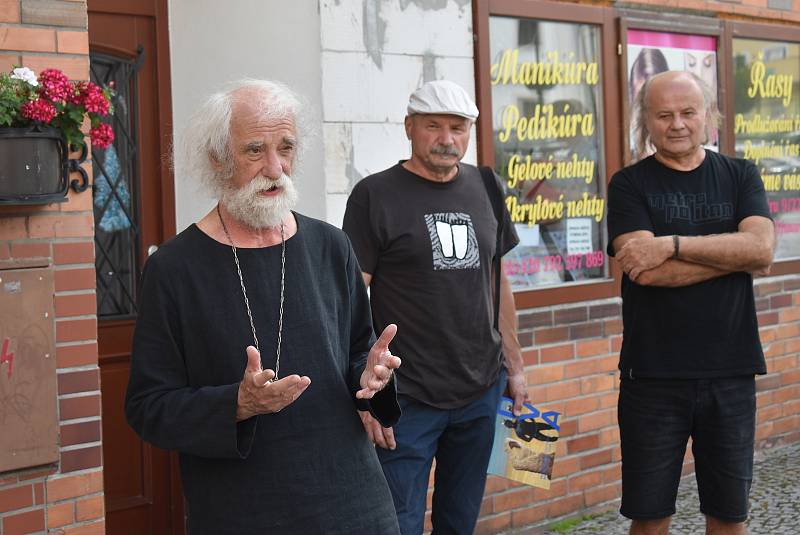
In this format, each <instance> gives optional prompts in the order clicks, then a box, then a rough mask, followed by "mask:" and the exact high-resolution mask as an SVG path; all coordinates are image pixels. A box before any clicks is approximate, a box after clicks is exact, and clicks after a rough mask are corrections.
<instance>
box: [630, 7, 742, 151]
mask: <svg viewBox="0 0 800 535" xmlns="http://www.w3.org/2000/svg"><path fill="white" fill-rule="evenodd" d="M652 14H653V13H652V12H645V11H640V10H626V11H625V12H622V13H618V16H619V19H618V24H619V44H620V48H619V51H618V53H619V56H620V64H619V67H620V68H619V91H620V97H621V103H622V126H623V129H624V135H623V136H622V160H623V166H627V165H630V164H631V163H632V161H631V147H630V139H629V136H628V132H629V131H630V121H631V109H630V108H631V106H630V103H629V102H628V91H627V87H628V67H627V66H628V30H647V31H653V32H665V33H680V34H686V35H707V36H713V37H715V38H716V39H717V98H718V102H717V105H718V107H719V108H720V111H721V110H722V107H723V106H725V105H727V98H728V93H729V91H728V89H729V88H728V87H727V85H728V83H727V79H726V75H727V69H728V65H729V64H730V61H728V60H727V58H728V57H729V56H730V53H731V50H730V46H729V45H730V40H729V39H727V38H726V32H725V21H723V20H720V19H714V18H710V17H700V16H687V15H684V14H678V13H667V14H665V15H671V16H666V17H664V18H662V19H659V20H653V19H652V18H645V17H647V15H651V16H652ZM678 24H679V25H678ZM723 60H725V61H723ZM725 126H726V125H725V124H722V125H721V127H720V140H719V150H720V153H722V154H730V152H729V151H728V148H730V149H733V141H732V140H731V139H730V136H729V135H728V133H727V130H726V128H725Z"/></svg>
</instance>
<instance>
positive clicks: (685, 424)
mask: <svg viewBox="0 0 800 535" xmlns="http://www.w3.org/2000/svg"><path fill="white" fill-rule="evenodd" d="M755 415H756V396H755V380H754V378H753V376H747V377H727V378H719V379H693V380H678V379H627V378H623V379H622V384H621V385H620V394H619V428H620V442H621V444H622V507H621V508H620V512H621V513H622V514H623V515H625V516H626V517H628V518H631V519H635V520H654V519H659V518H665V517H668V516H670V515H672V514H674V513H675V499H676V497H677V492H678V483H679V482H680V477H681V469H682V467H683V457H684V453H685V451H686V444H687V441H688V440H689V437H691V438H692V453H693V454H694V464H695V477H696V478H697V487H698V491H699V494H700V510H701V511H702V512H703V513H704V514H707V515H710V516H713V517H715V518H717V519H719V520H722V521H725V522H744V521H745V520H746V519H747V509H748V496H749V493H750V483H751V481H752V479H753V445H754V439H755Z"/></svg>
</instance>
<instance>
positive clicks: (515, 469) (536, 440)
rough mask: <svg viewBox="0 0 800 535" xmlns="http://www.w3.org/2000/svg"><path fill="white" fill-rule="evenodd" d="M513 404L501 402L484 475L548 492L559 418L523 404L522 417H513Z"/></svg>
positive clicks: (550, 412) (507, 400) (553, 412)
mask: <svg viewBox="0 0 800 535" xmlns="http://www.w3.org/2000/svg"><path fill="white" fill-rule="evenodd" d="M513 404H514V402H513V401H512V400H511V399H509V398H506V397H503V398H501V399H500V405H499V406H498V408H497V418H496V419H495V422H496V423H495V428H494V445H493V446H492V456H491V458H490V459H489V469H488V470H487V472H488V473H490V474H494V475H498V476H502V477H505V478H508V479H513V480H514V481H519V482H520V483H525V484H526V485H532V486H534V487H540V488H543V489H549V488H550V477H551V475H552V473H553V462H554V461H555V457H556V442H557V441H558V436H559V431H560V427H559V425H558V418H559V416H561V414H560V413H558V412H555V411H547V412H542V411H540V410H539V409H537V408H536V407H534V406H533V405H531V404H530V403H526V404H525V405H524V406H523V409H522V414H521V415H520V416H518V417H515V416H514V413H513V412H512V411H511V409H512V407H513Z"/></svg>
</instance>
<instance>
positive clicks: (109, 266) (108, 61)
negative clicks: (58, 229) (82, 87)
mask: <svg viewBox="0 0 800 535" xmlns="http://www.w3.org/2000/svg"><path fill="white" fill-rule="evenodd" d="M139 57H140V58H141V51H140V52H139ZM139 63H140V62H139V61H130V60H128V59H123V58H119V57H115V56H111V55H108V54H101V53H91V54H90V65H91V80H92V81H93V82H95V83H97V84H102V85H108V84H110V83H112V82H113V84H114V88H115V90H116V95H115V97H114V100H113V105H114V115H113V116H111V117H110V123H111V126H112V128H113V129H114V134H115V139H114V143H113V144H112V145H111V146H109V147H108V148H106V149H99V148H94V147H93V148H92V169H93V177H94V181H93V182H94V184H93V185H92V197H93V201H94V221H95V270H96V272H97V315H98V317H100V318H102V319H124V318H129V317H132V316H134V315H135V314H136V299H135V298H136V283H137V278H138V272H139V270H138V266H139V265H140V259H139V253H138V251H139V250H140V247H139V240H140V233H139V210H138V206H139V202H138V195H139V175H138V172H139V170H138V166H137V164H136V161H137V147H138V139H137V131H136V122H137V121H136V118H137V102H136V94H137V92H136V72H137V70H138V68H137V67H138V65H139Z"/></svg>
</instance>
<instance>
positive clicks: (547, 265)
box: [503, 250, 606, 275]
mask: <svg viewBox="0 0 800 535" xmlns="http://www.w3.org/2000/svg"><path fill="white" fill-rule="evenodd" d="M605 263H606V254H605V252H603V251H602V250H599V251H592V252H591V253H581V254H568V255H564V256H562V255H549V256H529V257H528V258H524V259H520V260H504V261H503V269H504V271H505V273H506V275H529V274H531V273H539V272H540V271H563V270H565V269H567V270H569V271H572V270H576V269H590V268H596V267H601V266H602V265H603V264H605Z"/></svg>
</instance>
